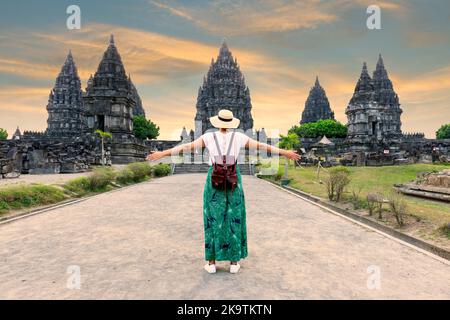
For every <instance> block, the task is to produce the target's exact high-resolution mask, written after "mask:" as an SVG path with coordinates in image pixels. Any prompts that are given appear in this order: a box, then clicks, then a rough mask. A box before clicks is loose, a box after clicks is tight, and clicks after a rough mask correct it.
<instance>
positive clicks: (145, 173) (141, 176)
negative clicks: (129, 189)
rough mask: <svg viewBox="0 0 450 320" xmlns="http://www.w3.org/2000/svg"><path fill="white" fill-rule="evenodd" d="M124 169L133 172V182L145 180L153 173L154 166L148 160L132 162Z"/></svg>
mask: <svg viewBox="0 0 450 320" xmlns="http://www.w3.org/2000/svg"><path fill="white" fill-rule="evenodd" d="M124 170H129V171H131V172H132V174H133V177H132V181H133V182H141V181H144V180H145V179H147V178H148V177H149V176H150V175H151V174H152V167H151V166H150V165H149V164H148V163H147V162H135V163H130V164H129V165H128V166H127V167H126V168H125V169H124ZM169 172H170V171H169ZM127 174H128V173H126V174H125V175H127Z"/></svg>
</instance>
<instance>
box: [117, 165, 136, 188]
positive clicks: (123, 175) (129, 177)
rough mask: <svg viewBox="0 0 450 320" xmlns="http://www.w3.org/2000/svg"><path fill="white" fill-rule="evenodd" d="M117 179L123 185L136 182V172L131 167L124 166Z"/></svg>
mask: <svg viewBox="0 0 450 320" xmlns="http://www.w3.org/2000/svg"><path fill="white" fill-rule="evenodd" d="M116 181H117V182H118V183H119V184H121V185H123V186H124V185H129V184H132V183H134V173H133V171H131V170H130V169H129V168H123V169H122V170H120V171H119V172H118V173H117V177H116Z"/></svg>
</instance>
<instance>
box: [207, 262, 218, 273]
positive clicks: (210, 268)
mask: <svg viewBox="0 0 450 320" xmlns="http://www.w3.org/2000/svg"><path fill="white" fill-rule="evenodd" d="M205 270H206V271H207V272H208V273H216V265H215V264H209V263H207V264H205Z"/></svg>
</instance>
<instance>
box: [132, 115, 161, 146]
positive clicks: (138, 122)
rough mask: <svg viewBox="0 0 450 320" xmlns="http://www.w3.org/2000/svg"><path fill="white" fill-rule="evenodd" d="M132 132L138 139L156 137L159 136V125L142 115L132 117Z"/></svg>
mask: <svg viewBox="0 0 450 320" xmlns="http://www.w3.org/2000/svg"><path fill="white" fill-rule="evenodd" d="M133 133H134V135H135V136H136V137H138V138H139V139H142V140H145V139H156V138H157V137H158V136H159V127H158V126H157V125H156V124H154V123H153V122H152V121H150V120H147V119H146V118H145V117H144V116H135V117H134V118H133Z"/></svg>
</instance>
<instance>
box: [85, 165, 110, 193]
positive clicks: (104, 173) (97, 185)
mask: <svg viewBox="0 0 450 320" xmlns="http://www.w3.org/2000/svg"><path fill="white" fill-rule="evenodd" d="M116 174H117V173H116V171H115V170H114V169H112V168H98V169H95V170H94V172H93V173H92V174H91V175H90V176H89V177H88V179H89V184H90V186H89V189H90V191H94V192H97V191H104V190H105V189H106V187H108V185H109V184H111V183H112V182H113V181H114V179H115V177H116Z"/></svg>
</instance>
